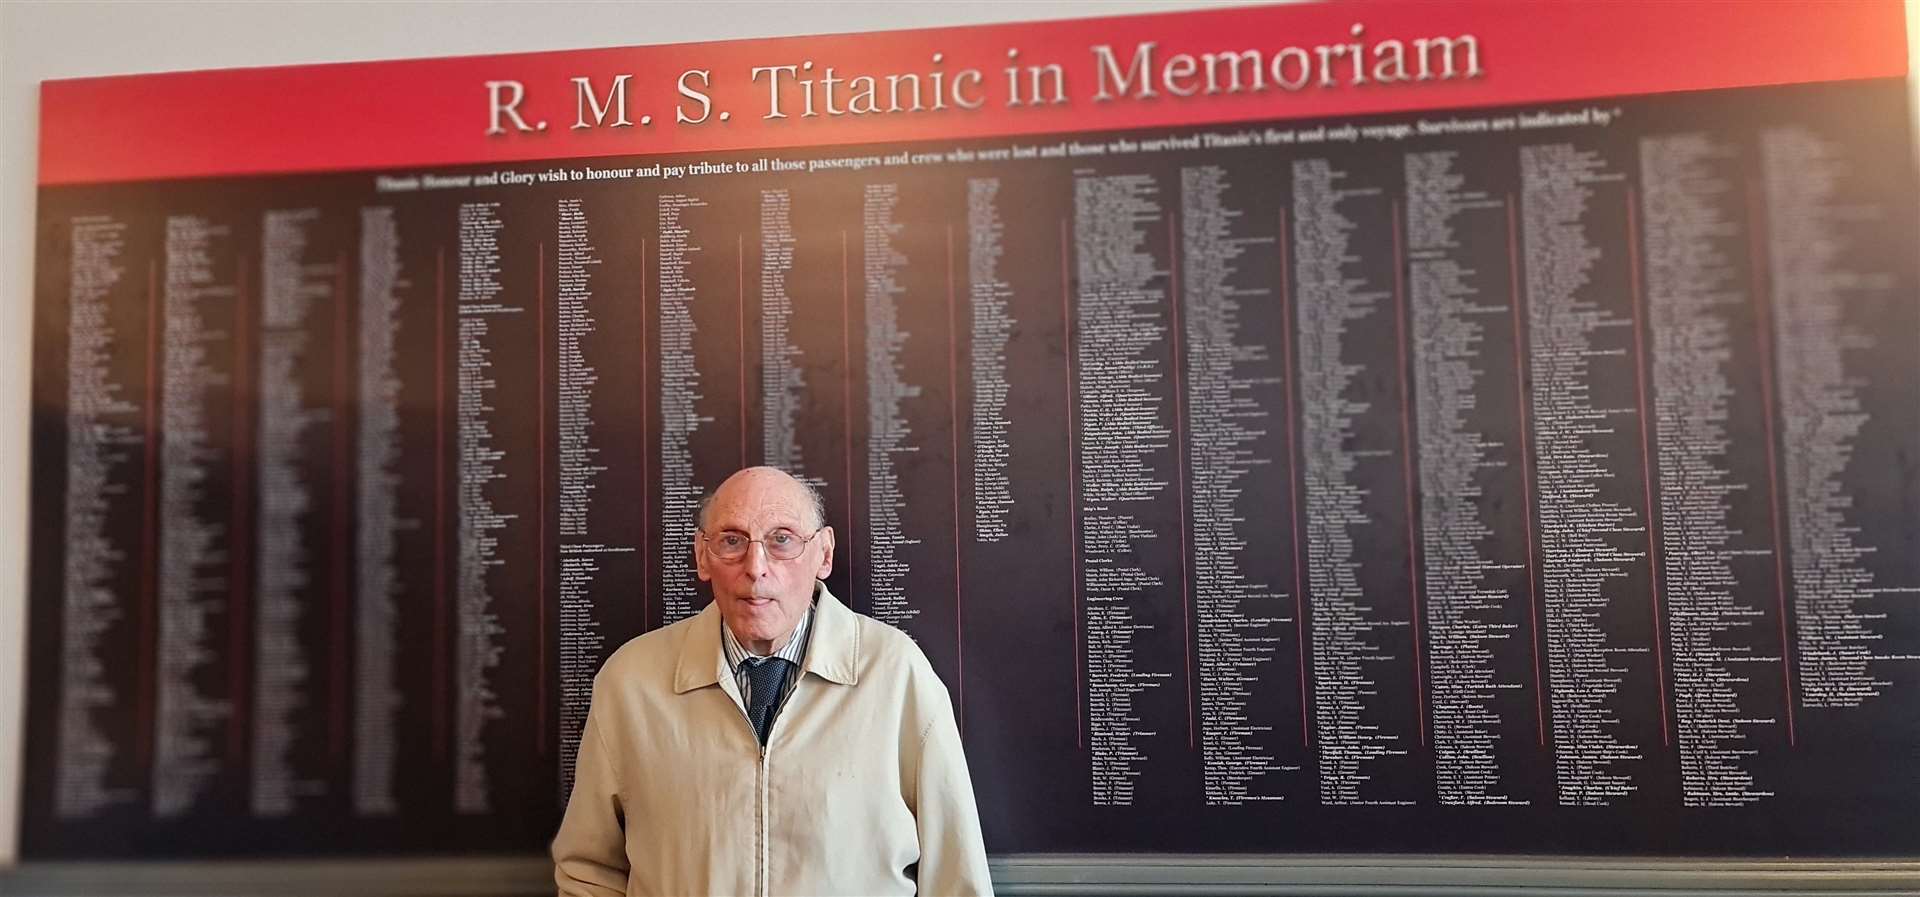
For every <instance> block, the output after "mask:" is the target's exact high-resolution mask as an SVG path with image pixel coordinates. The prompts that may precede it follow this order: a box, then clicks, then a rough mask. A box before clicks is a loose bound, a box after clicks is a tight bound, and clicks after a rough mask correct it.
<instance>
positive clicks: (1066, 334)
mask: <svg viewBox="0 0 1920 897" xmlns="http://www.w3.org/2000/svg"><path fill="white" fill-rule="evenodd" d="M1072 261H1073V256H1072V255H1070V254H1069V253H1068V251H1067V219H1065V218H1062V219H1060V337H1061V343H1062V345H1063V346H1064V347H1065V350H1066V364H1065V365H1063V366H1062V367H1063V369H1064V370H1065V371H1066V377H1067V567H1068V570H1069V571H1070V575H1071V576H1072V577H1073V584H1072V585H1073V587H1072V589H1071V590H1070V594H1071V596H1072V599H1073V605H1072V606H1073V619H1071V620H1069V621H1068V625H1067V629H1068V630H1069V631H1071V632H1072V633H1073V723H1074V730H1075V731H1076V732H1077V733H1078V734H1079V745H1080V748H1081V749H1082V750H1085V749H1086V747H1087V725H1086V720H1085V719H1083V718H1082V716H1081V712H1082V711H1081V707H1080V704H1081V702H1082V701H1083V700H1084V691H1083V690H1082V689H1081V687H1080V504H1079V498H1078V497H1077V496H1078V487H1079V480H1080V474H1079V469H1078V466H1077V464H1076V463H1075V461H1074V457H1073V437H1074V421H1075V420H1076V418H1077V415H1076V413H1075V410H1076V409H1075V407H1074V404H1075V402H1076V401H1077V400H1076V398H1075V396H1074V392H1073V316H1072V312H1071V311H1070V310H1069V307H1068V305H1069V302H1068V296H1069V295H1070V294H1071V293H1072V291H1073V290H1072V286H1071V283H1072V279H1071V278H1072V274H1073V268H1072Z"/></svg>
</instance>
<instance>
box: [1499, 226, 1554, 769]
mask: <svg viewBox="0 0 1920 897" xmlns="http://www.w3.org/2000/svg"><path fill="white" fill-rule="evenodd" d="M1507 287H1508V296H1509V299H1508V300H1507V301H1508V302H1509V303H1511V306H1512V318H1513V393H1514V396H1513V398H1514V407H1516V408H1518V409H1519V410H1520V485H1521V488H1523V489H1525V490H1526V494H1524V495H1522V496H1521V501H1520V512H1521V514H1522V515H1524V516H1525V517H1526V527H1525V530H1526V534H1527V563H1526V570H1527V619H1528V620H1529V621H1530V622H1532V624H1533V633H1532V635H1531V636H1529V637H1528V639H1527V646H1528V647H1529V648H1530V649H1532V651H1533V724H1534V728H1535V729H1536V730H1538V734H1539V738H1540V746H1541V747H1546V746H1547V711H1546V694H1545V692H1543V691H1542V690H1541V687H1540V616H1539V614H1540V610H1539V605H1540V591H1539V586H1536V585H1534V581H1533V572H1534V571H1533V448H1532V446H1531V445H1530V444H1529V443H1528V436H1527V431H1528V430H1529V429H1530V428H1531V426H1532V423H1531V422H1532V420H1533V415H1532V412H1531V411H1530V410H1529V409H1528V407H1527V377H1526V369H1525V367H1524V364H1525V349H1526V345H1527V343H1526V341H1525V339H1524V338H1523V337H1522V330H1521V327H1520V306H1521V305H1522V304H1523V302H1524V299H1525V297H1523V296H1521V295H1520V241H1519V238H1518V236H1517V235H1516V232H1515V227H1514V220H1513V194H1511V193H1509V194H1507Z"/></svg>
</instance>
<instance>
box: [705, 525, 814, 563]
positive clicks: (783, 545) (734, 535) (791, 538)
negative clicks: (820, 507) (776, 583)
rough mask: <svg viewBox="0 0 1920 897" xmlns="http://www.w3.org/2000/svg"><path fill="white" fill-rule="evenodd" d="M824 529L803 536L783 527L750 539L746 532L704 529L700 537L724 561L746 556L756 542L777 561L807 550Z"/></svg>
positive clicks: (716, 556)
mask: <svg viewBox="0 0 1920 897" xmlns="http://www.w3.org/2000/svg"><path fill="white" fill-rule="evenodd" d="M823 529H826V527H824V526H823V527H821V528H820V529H817V530H814V531H813V534H812V535H808V536H802V535H800V534H799V533H796V532H794V531H793V530H790V529H787V528H786V527H781V528H779V529H777V530H774V531H773V532H770V533H768V534H767V536H766V538H764V539H749V538H747V534H746V533H743V532H740V531H739V530H731V529H729V530H721V531H720V532H718V533H715V534H712V535H708V534H707V533H706V532H705V531H702V532H701V533H700V538H702V539H705V540H707V550H708V551H711V552H713V556H714V557H715V558H718V559H720V560H723V561H737V560H741V559H743V558H745V557H746V556H747V551H748V550H750V549H751V548H752V546H753V543H755V542H758V543H760V545H761V547H763V548H765V549H766V550H767V557H770V558H773V559H774V560H776V561H790V560H793V559H794V558H797V557H799V556H800V555H801V554H802V553H804V552H805V551H806V550H807V543H809V542H812V541H813V540H814V537H816V536H818V535H820V530H823Z"/></svg>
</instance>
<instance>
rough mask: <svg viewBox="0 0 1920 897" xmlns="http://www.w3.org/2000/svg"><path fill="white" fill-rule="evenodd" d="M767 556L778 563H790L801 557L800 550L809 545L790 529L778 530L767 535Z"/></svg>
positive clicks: (765, 542)
mask: <svg viewBox="0 0 1920 897" xmlns="http://www.w3.org/2000/svg"><path fill="white" fill-rule="evenodd" d="M764 544H765V545H766V546H767V554H768V555H770V556H771V557H773V559H774V560H778V561H790V560H793V559H794V558H797V557H799V556H800V550H801V549H803V548H805V547H807V543H806V542H805V541H804V540H802V539H801V538H800V537H799V535H797V534H795V533H794V531H793V530H790V529H777V530H774V531H773V532H770V533H768V534H767V538H766V540H765V541H764Z"/></svg>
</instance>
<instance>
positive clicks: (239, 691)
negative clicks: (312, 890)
mask: <svg viewBox="0 0 1920 897" xmlns="http://www.w3.org/2000/svg"><path fill="white" fill-rule="evenodd" d="M229 382H230V383H231V389H230V390H229V393H230V400H231V402H230V404H231V406H232V420H230V421H228V424H227V425H228V429H229V431H230V433H231V435H232V440H233V485H232V494H231V495H230V496H229V497H228V503H229V505H230V509H229V511H228V515H227V518H228V531H227V539H228V543H229V547H228V550H227V670H228V677H229V679H228V688H229V700H230V703H231V705H232V713H230V714H229V715H228V717H227V721H228V725H227V753H228V755H229V756H232V757H234V758H236V759H237V758H240V757H243V756H246V752H247V701H246V697H247V691H248V686H249V685H250V684H251V683H250V682H249V681H248V676H247V672H248V664H247V635H248V631H249V629H250V628H251V627H250V623H251V620H249V619H248V617H249V616H250V615H249V614H248V613H247V606H246V605H247V595H248V589H247V551H248V548H249V544H248V541H247V537H246V531H247V524H248V522H249V521H248V520H247V501H246V494H247V481H248V476H247V461H248V456H247V452H246V447H247V399H246V395H247V257H246V255H245V254H241V255H240V256H239V257H238V258H237V259H235V261H234V289H233V377H232V379H231V380H230V381H229Z"/></svg>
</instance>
